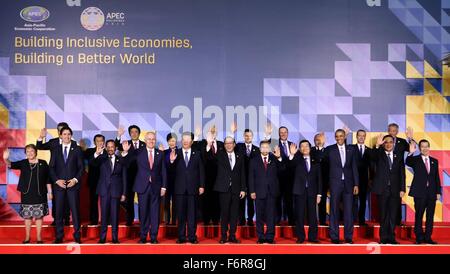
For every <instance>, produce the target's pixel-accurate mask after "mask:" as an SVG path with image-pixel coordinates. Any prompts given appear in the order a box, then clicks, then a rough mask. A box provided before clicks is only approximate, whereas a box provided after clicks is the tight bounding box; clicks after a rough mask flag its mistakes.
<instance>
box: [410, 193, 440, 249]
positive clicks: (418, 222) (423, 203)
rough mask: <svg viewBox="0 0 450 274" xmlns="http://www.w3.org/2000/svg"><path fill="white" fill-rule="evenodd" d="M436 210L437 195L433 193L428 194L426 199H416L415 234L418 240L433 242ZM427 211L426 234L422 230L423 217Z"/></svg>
mask: <svg viewBox="0 0 450 274" xmlns="http://www.w3.org/2000/svg"><path fill="white" fill-rule="evenodd" d="M435 208H436V194H432V193H431V191H429V192H428V193H427V196H426V197H424V198H414V209H415V211H416V214H415V220H414V233H415V234H416V240H418V241H423V240H426V241H427V240H431V234H432V233H433V222H434V210H435ZM425 211H426V221H425V233H424V231H423V228H422V224H423V221H422V219H423V215H424V214H425Z"/></svg>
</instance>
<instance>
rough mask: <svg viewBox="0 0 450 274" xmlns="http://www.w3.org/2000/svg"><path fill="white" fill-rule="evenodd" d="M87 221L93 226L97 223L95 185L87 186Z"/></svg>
mask: <svg viewBox="0 0 450 274" xmlns="http://www.w3.org/2000/svg"><path fill="white" fill-rule="evenodd" d="M89 221H90V222H91V223H93V224H97V223H98V195H97V185H96V184H93V185H90V186H89Z"/></svg>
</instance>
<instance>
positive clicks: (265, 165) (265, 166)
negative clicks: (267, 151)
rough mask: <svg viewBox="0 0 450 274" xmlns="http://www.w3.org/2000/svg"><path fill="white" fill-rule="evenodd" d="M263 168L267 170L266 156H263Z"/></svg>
mask: <svg viewBox="0 0 450 274" xmlns="http://www.w3.org/2000/svg"><path fill="white" fill-rule="evenodd" d="M264 170H265V171H267V157H264Z"/></svg>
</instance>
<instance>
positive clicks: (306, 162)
mask: <svg viewBox="0 0 450 274" xmlns="http://www.w3.org/2000/svg"><path fill="white" fill-rule="evenodd" d="M305 165H306V171H307V172H308V173H309V169H310V166H309V161H308V158H305ZM306 187H308V180H306Z"/></svg>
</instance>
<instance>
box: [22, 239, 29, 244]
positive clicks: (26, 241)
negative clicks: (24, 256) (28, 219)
mask: <svg viewBox="0 0 450 274" xmlns="http://www.w3.org/2000/svg"><path fill="white" fill-rule="evenodd" d="M29 243H30V240H23V242H22V244H29Z"/></svg>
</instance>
